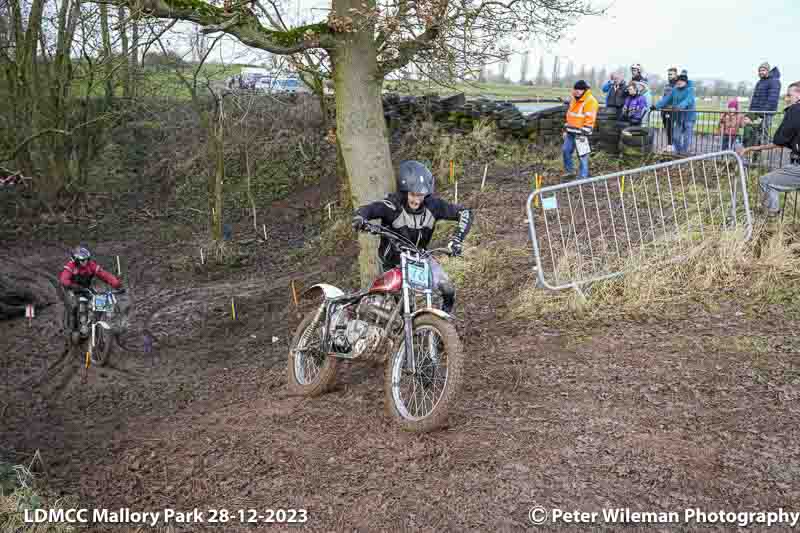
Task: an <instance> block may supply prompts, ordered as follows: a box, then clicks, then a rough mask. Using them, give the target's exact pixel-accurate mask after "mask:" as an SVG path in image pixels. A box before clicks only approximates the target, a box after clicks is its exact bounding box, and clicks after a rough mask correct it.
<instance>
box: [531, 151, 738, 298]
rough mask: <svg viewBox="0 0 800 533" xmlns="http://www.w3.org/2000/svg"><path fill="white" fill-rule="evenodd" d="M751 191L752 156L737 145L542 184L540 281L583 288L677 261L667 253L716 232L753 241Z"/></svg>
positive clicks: (535, 227) (536, 237)
mask: <svg viewBox="0 0 800 533" xmlns="http://www.w3.org/2000/svg"><path fill="white" fill-rule="evenodd" d="M742 191H744V192H745V193H744V194H742ZM746 191H747V183H746V172H745V166H744V161H743V160H742V158H741V157H739V156H738V155H737V154H736V153H735V152H733V151H725V152H716V153H711V154H706V155H700V156H694V157H689V158H686V159H680V160H676V161H670V162H667V163H660V164H657V165H650V166H646V167H642V168H637V169H634V170H627V171H623V172H616V173H614V174H608V175H605V176H598V177H595V178H588V179H583V180H576V181H572V182H568V183H561V184H558V185H551V186H547V187H543V188H541V189H537V190H535V191H534V192H532V193H531V194H530V196H529V197H528V202H527V212H528V227H529V231H530V238H531V242H532V244H533V254H534V259H535V261H536V269H537V276H538V284H539V285H540V286H542V287H546V288H548V289H553V290H556V289H565V288H569V287H572V288H576V289H578V290H580V287H581V285H583V284H586V283H589V282H593V281H599V280H603V279H608V278H612V277H615V276H619V275H621V274H623V273H625V272H626V271H630V270H631V268H635V266H634V265H641V264H644V263H647V262H651V261H663V260H669V259H675V257H672V258H669V257H665V256H664V255H665V253H666V254H669V253H672V251H674V250H681V249H685V246H683V245H684V244H685V245H689V244H691V242H696V241H697V240H702V239H703V238H706V237H707V236H709V235H711V234H712V233H719V232H720V231H732V230H737V229H739V230H743V232H744V233H743V237H744V238H745V239H747V238H749V237H750V235H751V233H752V225H753V221H752V216H751V213H750V202H749V200H748V196H747V194H746ZM684 241H686V242H684Z"/></svg>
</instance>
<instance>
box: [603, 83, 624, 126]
mask: <svg viewBox="0 0 800 533" xmlns="http://www.w3.org/2000/svg"><path fill="white" fill-rule="evenodd" d="M602 89H603V92H604V93H605V95H606V107H612V108H616V110H617V120H620V117H621V116H622V108H623V107H624V106H625V98H626V96H627V95H626V94H625V91H626V90H627V83H625V79H624V78H623V77H622V75H621V74H619V73H617V72H614V73H612V74H611V79H609V80H608V81H607V82H605V83H604V84H603V87H602Z"/></svg>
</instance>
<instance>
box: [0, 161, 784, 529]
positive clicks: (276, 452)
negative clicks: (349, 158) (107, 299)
mask: <svg viewBox="0 0 800 533" xmlns="http://www.w3.org/2000/svg"><path fill="white" fill-rule="evenodd" d="M477 175H480V174H479V173H478V174H477ZM488 182H489V183H490V184H491V185H492V188H491V192H487V193H485V194H483V195H480V194H478V192H477V188H478V181H477V180H476V181H473V182H471V181H470V180H466V181H465V182H464V183H462V184H461V187H460V188H461V194H462V195H464V194H466V195H467V202H468V203H471V204H472V205H474V206H476V207H477V216H478V217H482V218H483V219H484V220H486V221H487V222H486V223H485V224H484V226H483V227H482V231H483V232H484V235H483V238H484V239H485V240H487V241H488V240H495V241H497V240H502V241H504V242H507V243H508V244H509V246H516V247H521V246H525V245H527V244H528V237H527V233H526V232H527V227H526V226H525V225H524V224H523V221H524V212H523V206H524V202H525V199H526V197H527V194H528V191H527V182H526V180H519V179H515V178H514V176H513V175H512V174H508V175H504V174H502V173H499V174H496V175H494V176H491V175H490V177H489V179H488ZM465 190H466V191H467V192H464V191H465ZM333 194H335V191H334V190H333V189H330V188H328V190H324V189H323V190H322V191H319V190H317V192H315V193H311V192H308V191H305V192H303V193H300V196H298V197H297V198H299V199H300V200H298V201H297V203H296V204H295V205H297V204H301V205H302V204H303V203H304V202H305V203H307V204H309V205H322V203H324V201H325V200H327V199H328V198H330V197H331V196H332V195H333ZM315 195H316V197H314V196H315ZM287 205H290V206H291V205H292V199H290V200H289V201H287V202H284V203H282V204H281V205H280V206H276V210H277V211H279V212H280V213H281V214H282V216H275V217H272V218H271V220H272V223H271V224H269V225H268V229H267V230H268V235H269V238H270V241H269V243H264V242H263V240H258V239H256V237H255V235H252V234H250V232H248V230H247V229H246V228H247V225H248V223H247V221H246V220H245V221H243V222H242V223H241V224H239V225H237V226H236V227H235V228H234V241H235V242H238V243H239V244H238V246H239V247H240V249H241V250H244V252H243V253H245V254H246V257H247V258H246V260H244V261H243V262H242V264H240V265H238V266H236V267H235V268H216V267H202V266H197V265H193V263H197V262H198V261H199V257H198V252H197V248H196V247H197V241H196V240H195V239H194V238H193V237H192V235H196V233H194V234H193V233H191V232H190V234H188V235H184V234H183V233H179V234H176V233H175V231H173V230H172V229H170V228H173V227H177V226H179V225H180V221H179V220H176V219H174V218H170V217H168V216H167V217H165V218H159V217H158V216H155V215H152V213H149V214H147V215H141V209H140V208H137V209H136V210H133V209H131V210H130V211H124V210H123V211H121V212H120V214H119V217H121V218H120V219H119V220H121V221H122V222H124V224H120V226H119V228H120V229H119V231H118V232H117V231H116V230H115V227H116V226H106V228H105V229H104V230H103V231H104V234H103V235H101V234H99V233H98V229H97V228H94V229H92V230H89V229H87V228H86V227H81V226H78V227H68V228H64V227H63V226H53V227H50V228H45V229H42V230H41V231H39V232H37V233H36V234H35V236H34V237H30V236H28V237H24V238H22V237H18V238H16V239H14V240H8V241H6V242H4V243H3V248H4V250H3V256H4V257H5V256H7V258H8V259H9V261H8V262H7V263H6V267H7V266H8V265H13V266H14V268H17V269H25V270H27V271H29V272H31V273H33V274H34V275H38V276H41V279H42V283H43V284H46V283H47V280H46V277H47V275H52V274H55V273H56V272H58V270H59V269H60V266H61V265H62V264H63V261H64V248H65V245H64V242H67V241H70V239H74V238H75V236H76V234H79V233H80V232H81V231H86V232H88V234H89V235H91V236H92V239H94V240H90V244H96V246H97V248H98V249H101V250H102V254H103V255H104V256H105V257H109V258H110V257H113V256H114V255H120V256H122V257H123V258H125V269H124V270H125V271H126V275H125V279H126V282H127V283H128V285H129V286H130V287H131V293H132V298H133V299H134V309H135V311H134V312H133V314H132V315H131V323H130V330H129V331H128V333H127V334H126V335H124V337H123V338H122V344H123V346H124V348H118V349H117V350H116V352H115V353H114V354H113V356H112V357H113V359H112V362H111V366H110V367H108V368H102V369H98V368H90V369H88V370H86V369H85V368H84V367H83V366H82V364H83V361H82V358H81V357H80V356H79V355H76V354H74V353H68V352H65V350H64V342H63V336H62V335H61V333H60V331H59V327H60V317H61V312H62V309H61V306H60V304H59V303H58V299H57V298H56V297H55V292H54V293H53V295H54V299H53V301H54V304H53V305H51V306H49V307H47V308H46V309H44V310H43V311H42V312H41V314H40V316H38V317H37V318H36V319H35V320H34V321H33V322H32V324H31V325H30V326H29V325H28V323H27V322H26V321H24V320H17V321H8V322H0V368H2V371H1V372H2V374H1V375H0V377H1V378H2V380H1V382H0V452H2V454H3V455H4V456H5V458H7V459H11V460H15V461H18V462H23V461H26V460H28V459H29V458H30V457H31V455H32V454H34V453H35V452H36V451H37V450H38V451H39V453H40V455H41V457H42V459H43V463H44V464H43V466H41V467H40V468H39V472H40V474H39V475H40V477H41V479H42V480H43V481H44V482H46V483H47V484H48V486H50V487H51V488H53V489H54V490H55V491H57V492H59V493H62V494H73V495H77V496H78V498H79V499H80V501H81V502H82V505H83V506H85V507H98V508H100V507H108V508H119V507H129V508H131V509H134V510H139V511H154V510H162V509H163V508H167V507H169V508H176V509H193V508H199V509H214V508H215V509H221V508H222V509H231V510H236V509H255V510H257V511H259V512H263V511H266V510H267V509H270V508H272V509H275V508H304V509H307V510H308V522H307V524H306V525H305V527H306V528H309V529H314V530H320V531H345V530H361V531H366V530H399V529H410V530H427V531H494V530H506V531H516V530H520V531H521V530H526V529H531V528H533V527H534V526H532V525H531V523H530V522H529V520H528V510H529V508H531V507H532V506H534V505H540V506H543V507H546V508H554V507H558V508H562V509H567V510H582V511H599V510H600V509H601V508H603V507H630V508H631V509H632V510H638V511H682V510H683V509H684V508H689V507H699V508H701V509H704V510H708V511H712V510H719V509H724V510H730V511H745V510H752V511H760V510H777V509H778V508H779V507H783V508H784V509H789V510H797V509H793V508H792V506H793V505H795V504H796V502H797V501H798V499H799V498H800V485H798V481H797V480H798V479H799V477H798V475H799V474H800V448H799V447H798V442H800V439H799V437H800V435H798V427H800V426H798V422H800V412H799V411H798V407H797V400H798V398H799V397H800V366H799V365H798V363H797V354H798V352H799V351H800V339H798V338H797V337H796V336H795V335H794V331H795V330H796V327H797V323H796V322H795V321H793V320H792V319H790V318H787V317H786V315H785V313H784V312H783V309H782V308H780V307H766V308H753V307H752V306H749V305H748V303H747V302H737V301H735V300H733V301H724V302H719V304H718V305H714V306H709V305H701V304H700V303H698V305H693V306H690V307H688V308H686V309H677V310H674V312H672V313H668V314H666V315H665V316H656V317H653V316H650V317H645V318H642V319H638V320H619V319H614V320H612V319H609V320H606V321H604V320H599V319H596V318H595V319H592V320H591V321H589V320H584V319H580V318H576V317H569V316H560V317H552V318H549V319H546V320H511V319H509V318H507V316H508V311H509V308H508V306H509V305H510V302H512V300H513V299H512V296H513V295H514V294H515V293H516V291H517V290H518V289H519V287H521V286H522V285H523V284H525V283H526V282H528V281H530V278H531V259H530V256H515V257H514V258H513V259H511V260H510V261H513V264H510V265H509V268H507V269H504V270H503V272H502V276H499V275H498V274H497V273H495V272H486V273H485V277H486V280H487V281H486V283H471V284H469V285H468V286H465V287H461V288H460V292H459V299H458V303H459V311H458V327H459V330H460V333H461V335H462V338H463V342H464V347H465V350H466V352H467V365H466V368H465V381H464V385H463V388H462V392H461V395H460V398H459V400H458V402H457V403H456V404H455V407H454V409H453V411H452V413H451V421H450V426H449V427H448V428H447V429H445V430H443V431H440V432H437V433H433V434H428V435H412V434H407V433H403V432H401V431H399V430H398V429H397V428H396V427H395V426H394V425H393V424H391V423H390V421H389V420H388V419H387V418H385V416H384V414H383V405H382V403H383V396H382V385H383V378H382V369H381V368H380V367H379V366H377V365H375V364H371V365H368V364H358V363H354V364H344V365H342V367H340V368H342V369H341V370H340V373H339V377H338V386H337V387H336V389H335V390H334V391H333V392H331V393H329V394H326V395H324V396H322V397H320V398H314V399H305V398H299V397H292V396H289V395H287V392H286V351H287V342H288V338H289V335H290V331H292V330H293V328H294V327H295V325H296V324H297V323H298V321H299V320H298V315H297V311H296V309H295V308H294V307H293V305H292V298H291V293H290V291H289V283H290V281H291V280H295V281H296V282H297V283H298V285H305V284H309V283H312V282H316V281H327V282H333V283H337V282H340V281H341V280H343V279H344V280H346V279H351V278H352V265H353V261H354V258H355V254H356V249H355V247H354V246H352V245H351V246H349V247H345V248H342V250H341V253H340V254H338V255H337V256H335V257H324V258H317V259H313V260H312V259H308V258H307V257H308V256H305V257H306V259H305V260H303V259H298V257H300V256H298V255H295V254H293V253H290V251H291V250H297V249H299V248H300V247H302V246H303V245H304V243H307V242H310V240H311V239H312V237H313V235H314V231H315V230H314V225H315V222H316V221H318V219H319V216H318V215H315V217H316V218H313V219H312V218H309V213H311V212H316V210H314V209H311V210H305V211H304V210H303V209H292V208H286V207H285V206H287ZM282 206H283V207H282ZM281 209H282V210H283V211H281ZM151 215H152V216H151ZM87 224H88V223H87ZM109 227H111V229H108V228H109ZM165 229H169V231H165ZM101 237H102V241H101ZM242 241H245V242H244V243H242ZM231 296H233V297H234V298H235V299H236V302H237V311H238V318H237V320H236V321H233V320H232V319H231V317H230V308H229V305H230V298H231ZM670 317H673V318H670ZM674 317H679V318H674ZM145 334H150V335H152V337H153V338H154V340H155V342H154V345H153V349H152V351H150V352H149V353H148V352H147V351H146V349H145V342H144V338H145ZM273 337H276V338H277V341H275V342H273ZM600 525H601V524H598V526H600ZM252 527H253V526H240V525H239V524H238V519H236V520H233V521H232V522H229V523H227V524H207V525H205V526H200V525H192V526H175V530H180V531H183V530H186V531H190V530H191V531H198V530H217V531H234V530H238V529H242V530H244V529H248V530H249V529H250V528H252ZM256 527H257V529H260V528H264V529H267V528H269V529H271V530H281V529H288V527H283V526H277V525H273V526H267V525H264V524H262V525H260V526H256ZM573 527H575V528H577V527H579V526H573ZM584 527H585V526H584ZM550 528H551V526H544V527H540V528H539V529H542V530H547V529H550ZM96 529H98V530H106V529H110V528H109V526H96ZM134 529H135V528H131V530H134ZM683 529H688V526H686V525H680V524H678V525H673V526H671V527H669V528H667V527H664V526H662V527H658V526H652V527H647V528H644V529H643V530H647V531H660V530H664V531H666V530H670V531H675V530H683ZM719 529H723V528H722V527H719ZM724 529H727V528H724ZM772 529H773V530H774V529H776V528H775V527H773V528H772ZM630 530H635V528H630Z"/></svg>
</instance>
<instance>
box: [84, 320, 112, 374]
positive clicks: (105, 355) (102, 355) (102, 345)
mask: <svg viewBox="0 0 800 533" xmlns="http://www.w3.org/2000/svg"><path fill="white" fill-rule="evenodd" d="M89 342H92V339H91V338H89ZM113 342H114V339H113V337H112V336H111V332H110V331H108V330H107V329H105V328H104V327H103V326H99V325H97V326H95V330H94V347H92V362H93V363H94V364H96V365H97V366H106V364H107V363H108V359H109V356H110V355H111V344H112V343H113Z"/></svg>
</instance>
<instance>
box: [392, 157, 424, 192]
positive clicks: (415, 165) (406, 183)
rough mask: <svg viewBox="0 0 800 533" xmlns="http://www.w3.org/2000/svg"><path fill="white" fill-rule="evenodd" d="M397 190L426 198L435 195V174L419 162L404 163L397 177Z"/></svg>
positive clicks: (401, 164)
mask: <svg viewBox="0 0 800 533" xmlns="http://www.w3.org/2000/svg"><path fill="white" fill-rule="evenodd" d="M397 189H398V190H399V191H400V192H405V193H409V192H413V193H416V194H424V195H425V196H428V195H429V194H433V174H431V171H430V170H428V168H427V167H426V166H425V165H423V164H422V163H420V162H419V161H403V162H402V163H400V172H399V173H398V176H397Z"/></svg>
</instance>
